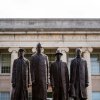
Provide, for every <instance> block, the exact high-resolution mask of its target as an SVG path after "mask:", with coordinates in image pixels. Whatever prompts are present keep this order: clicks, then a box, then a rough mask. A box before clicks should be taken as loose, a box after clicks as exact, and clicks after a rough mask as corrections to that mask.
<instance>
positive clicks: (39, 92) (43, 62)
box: [30, 43, 49, 100]
mask: <svg viewBox="0 0 100 100" xmlns="http://www.w3.org/2000/svg"><path fill="white" fill-rule="evenodd" d="M42 49H43V48H42V46H41V44H40V43H38V44H37V47H36V50H37V52H36V53H35V54H33V55H32V57H31V62H30V63H31V66H30V69H31V80H32V100H47V86H48V67H49V63H48V57H47V55H45V54H43V53H42Z"/></svg>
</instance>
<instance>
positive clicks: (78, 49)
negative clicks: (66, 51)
mask: <svg viewBox="0 0 100 100" xmlns="http://www.w3.org/2000/svg"><path fill="white" fill-rule="evenodd" d="M81 54H82V50H81V49H80V48H77V49H76V56H77V57H81Z"/></svg>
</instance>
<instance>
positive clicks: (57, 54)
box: [55, 50, 63, 60]
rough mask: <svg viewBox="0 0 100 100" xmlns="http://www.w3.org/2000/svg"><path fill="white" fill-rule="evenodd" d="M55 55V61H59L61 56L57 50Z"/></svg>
mask: <svg viewBox="0 0 100 100" xmlns="http://www.w3.org/2000/svg"><path fill="white" fill-rule="evenodd" d="M55 55H56V58H57V60H60V59H61V56H62V55H63V54H62V53H61V52H60V50H57V51H56V54H55Z"/></svg>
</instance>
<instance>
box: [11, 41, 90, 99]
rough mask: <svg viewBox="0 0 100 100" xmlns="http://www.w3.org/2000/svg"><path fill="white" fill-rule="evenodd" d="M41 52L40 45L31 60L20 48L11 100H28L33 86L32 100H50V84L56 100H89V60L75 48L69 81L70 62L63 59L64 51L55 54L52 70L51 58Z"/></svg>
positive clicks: (15, 65)
mask: <svg viewBox="0 0 100 100" xmlns="http://www.w3.org/2000/svg"><path fill="white" fill-rule="evenodd" d="M42 49H43V48H42V46H41V44H40V43H38V44H37V47H36V51H37V52H36V53H35V54H33V55H32V56H31V60H30V61H29V60H28V59H26V58H25V57H24V54H25V51H24V49H19V51H18V58H17V59H15V60H14V62H13V69H12V94H11V100H28V88H29V86H31V85H32V100H47V89H48V85H51V87H52V95H53V100H69V97H71V98H73V99H74V100H86V99H87V90H86V89H87V87H88V84H89V81H88V69H87V62H86V60H85V59H83V58H82V57H81V49H80V48H77V49H76V57H75V58H74V59H73V60H72V61H71V65H70V79H69V71H68V67H67V63H66V62H63V61H62V60H61V56H62V55H63V54H62V53H61V51H59V50H57V51H56V53H55V57H56V60H55V61H54V62H53V63H52V64H51V65H50V67H49V60H48V56H47V55H45V54H44V53H43V52H42ZM49 73H50V83H49V81H48V79H49V78H48V76H49ZM30 77H31V78H30Z"/></svg>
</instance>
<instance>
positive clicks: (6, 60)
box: [0, 54, 11, 74]
mask: <svg viewBox="0 0 100 100" xmlns="http://www.w3.org/2000/svg"><path fill="white" fill-rule="evenodd" d="M10 65H11V57H10V54H0V73H2V74H4V73H10Z"/></svg>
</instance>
